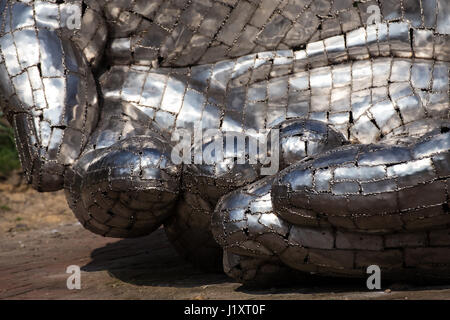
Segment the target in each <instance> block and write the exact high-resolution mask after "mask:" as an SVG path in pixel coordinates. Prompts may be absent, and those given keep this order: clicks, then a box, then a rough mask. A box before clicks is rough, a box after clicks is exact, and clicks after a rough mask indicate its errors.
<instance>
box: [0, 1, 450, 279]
mask: <svg viewBox="0 0 450 320" xmlns="http://www.w3.org/2000/svg"><path fill="white" fill-rule="evenodd" d="M74 6H76V7H77V8H78V9H79V12H80V14H81V15H82V17H81V25H80V27H79V28H75V29H74V28H70V27H69V26H70V24H69V23H68V21H70V19H72V17H71V13H73V11H72V10H71V9H73V7H74ZM370 6H376V7H378V8H379V9H380V13H381V17H380V23H379V24H377V25H375V24H372V23H368V21H370V20H371V18H372V17H371V14H373V11H372V13H371V10H370V8H371V7H370ZM372 8H373V7H372ZM449 68H450V3H449V2H448V1H447V0H398V1H393V0H378V1H375V0H370V1H355V2H354V1H352V0H334V1H328V0H289V1H285V0H215V1H213V0H168V1H162V0H132V1H122V0H98V1H94V0H84V1H81V0H78V1H77V0H73V1H64V2H63V1H56V0H55V1H53V0H44V1H33V0H23V1H13V0H11V1H6V0H0V93H1V97H2V99H1V103H2V108H3V109H4V111H5V113H6V114H7V116H8V119H9V121H10V122H11V124H12V125H13V126H14V128H15V134H16V143H17V147H18V150H19V153H20V157H21V161H22V166H23V168H24V170H25V172H26V174H27V177H28V180H29V182H30V183H31V184H32V185H33V187H34V188H36V189H37V190H39V191H44V192H45V191H54V190H59V189H62V188H64V189H65V190H66V195H67V199H68V202H69V204H70V206H71V208H72V209H73V211H74V213H75V215H76V216H77V218H78V219H79V220H80V221H81V223H82V224H83V225H84V227H86V228H87V229H89V230H91V231H93V232H95V233H98V234H101V235H104V236H110V237H138V236H143V235H146V234H148V233H150V232H152V231H153V230H155V229H156V228H158V227H160V226H161V225H164V227H165V229H166V232H167V235H168V237H169V240H170V241H171V242H172V243H173V245H174V246H175V247H176V248H177V250H178V251H179V252H180V254H182V255H183V256H185V257H186V258H187V259H189V260H190V261H192V262H194V263H196V264H198V265H202V266H207V267H211V266H217V265H218V264H219V263H221V259H222V258H221V257H222V250H223V252H224V255H223V262H224V267H225V271H226V272H227V274H229V275H230V276H232V277H234V278H236V279H238V280H239V281H242V282H258V281H259V282H268V281H276V280H280V279H281V278H283V277H284V276H287V275H289V276H290V275H291V273H290V271H289V270H290V269H293V270H296V271H295V272H299V273H300V274H304V273H314V274H319V275H333V276H350V277H353V276H355V277H357V276H365V275H366V273H365V272H366V267H367V266H369V265H373V264H375V265H379V266H380V267H381V269H382V271H383V274H384V275H385V276H388V277H393V278H395V277H398V278H400V277H416V276H421V277H429V278H438V279H439V278H447V279H448V278H450V236H449V234H450V233H449V230H448V228H449V227H450V215H449V206H448V205H449V192H450V191H449V190H450V154H449V147H450V132H449V129H450V111H449V110H450V109H449ZM197 124H201V125H202V127H203V128H204V129H208V128H209V129H218V130H221V131H234V132H237V133H239V134H241V135H244V136H245V135H251V134H252V132H254V130H262V129H273V128H276V129H280V142H279V143H280V145H279V150H280V172H279V173H277V174H276V175H274V176H269V177H263V176H262V175H261V173H260V169H261V166H260V165H253V164H237V163H236V162H235V157H234V156H227V157H225V160H224V161H223V162H221V163H216V164H211V165H208V164H175V163H174V162H173V161H172V159H171V152H172V149H173V148H174V142H173V141H171V140H172V139H171V138H172V136H173V134H174V132H175V130H176V129H187V130H191V131H192V130H193V128H194V126H195V125H197ZM247 147H248V146H246V148H245V150H243V151H242V152H243V153H246V152H247V151H248V150H247Z"/></svg>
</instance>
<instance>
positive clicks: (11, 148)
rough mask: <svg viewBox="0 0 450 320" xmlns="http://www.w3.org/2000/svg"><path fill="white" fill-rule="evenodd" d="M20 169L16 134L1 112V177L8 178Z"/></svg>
mask: <svg viewBox="0 0 450 320" xmlns="http://www.w3.org/2000/svg"><path fill="white" fill-rule="evenodd" d="M19 167H20V162H19V157H18V155H17V151H16V146H15V144H14V132H13V130H12V128H11V126H10V125H9V124H8V122H7V121H6V119H5V118H4V116H3V113H2V112H1V111H0V176H7V175H8V174H9V173H10V172H11V171H13V170H15V169H18V168H19Z"/></svg>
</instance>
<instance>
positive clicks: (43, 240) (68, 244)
mask: <svg viewBox="0 0 450 320" xmlns="http://www.w3.org/2000/svg"><path fill="white" fill-rule="evenodd" d="M19 180H20V179H18V178H17V177H16V178H13V179H12V180H11V179H10V181H9V182H8V183H1V182H0V299H195V300H203V299H245V300H251V299H450V286H442V287H428V288H423V287H420V288H418V287H412V286H408V285H406V284H393V285H390V286H389V287H386V288H383V291H378V292H369V291H368V290H367V289H365V281H359V282H356V283H352V284H345V283H344V284H342V283H340V284H330V283H320V284H308V285H296V286H295V287H291V288H278V289H264V290H263V289H261V290H254V289H248V288H245V287H242V286H241V285H240V284H238V283H235V282H233V281H232V280H231V279H229V278H227V277H226V276H225V275H223V274H212V273H209V274H205V273H204V272H202V271H199V270H196V269H195V268H193V267H191V266H190V265H189V264H187V263H186V262H184V261H183V260H182V259H180V258H179V257H178V256H177V254H176V252H175V251H174V250H173V249H172V247H171V246H170V244H169V243H168V241H167V239H166V237H165V234H164V231H163V230H162V229H159V230H157V231H156V232H155V233H153V234H152V235H150V236H147V237H145V238H140V239H132V240H121V239H110V238H103V237H100V236H96V235H94V234H91V233H90V232H88V231H86V230H84V229H83V228H82V227H81V225H79V224H78V223H77V222H76V220H75V218H74V217H73V215H72V213H71V211H70V210H69V208H68V207H67V205H66V202H65V198H64V194H63V193H62V192H56V193H49V194H39V193H37V192H35V191H33V190H31V189H29V188H26V187H24V186H23V185H21V184H20V181H19ZM70 265H78V266H80V267H81V270H82V272H81V290H68V289H67V287H66V280H67V278H68V276H69V274H67V273H66V268H67V267H68V266H70Z"/></svg>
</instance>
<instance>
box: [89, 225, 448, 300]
mask: <svg viewBox="0 0 450 320" xmlns="http://www.w3.org/2000/svg"><path fill="white" fill-rule="evenodd" d="M91 258H92V261H91V262H90V263H88V264H87V265H85V266H84V267H83V268H82V270H83V271H86V272H94V271H103V270H106V271H107V272H108V273H109V275H110V276H112V277H114V278H116V279H119V280H121V281H123V282H126V283H130V284H134V285H138V286H159V287H182V288H193V287H201V286H207V285H214V284H215V285H220V284H225V283H233V280H232V279H230V278H228V277H227V276H226V275H225V274H224V273H223V272H215V273H214V272H205V271H203V270H200V269H198V268H196V267H194V266H192V265H190V264H189V263H188V262H186V261H184V260H183V259H182V258H181V257H180V256H179V255H178V254H177V253H176V251H175V250H174V249H173V248H172V246H171V245H170V243H169V242H168V240H167V238H166V235H165V233H164V230H163V229H158V230H157V231H155V232H154V233H153V234H151V235H149V236H146V237H143V238H137V239H124V240H120V241H117V242H114V243H109V244H107V245H105V246H104V247H101V248H98V249H95V250H93V251H92V253H91ZM383 288H392V289H393V290H401V291H416V290H426V289H432V290H444V289H449V288H450V286H449V285H442V284H441V285H439V286H433V287H424V286H417V285H413V284H408V283H404V282H402V283H395V282H389V283H387V282H384V283H383ZM235 290H236V291H237V292H244V293H248V294H258V295H260V294H263V295H264V294H274V293H276V294H283V293H286V294H288V293H300V294H314V293H317V294H320V293H328V292H333V293H346V292H353V293H355V292H361V293H364V292H368V290H367V289H366V279H338V278H323V277H312V276H311V277H307V278H306V279H303V280H302V282H301V283H300V282H298V281H297V282H295V283H294V282H293V283H291V284H290V285H283V286H277V287H276V288H257V287H249V286H243V285H239V284H237V285H236V289H235Z"/></svg>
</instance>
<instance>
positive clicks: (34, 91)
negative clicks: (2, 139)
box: [0, 1, 98, 191]
mask: <svg viewBox="0 0 450 320" xmlns="http://www.w3.org/2000/svg"><path fill="white" fill-rule="evenodd" d="M60 6H62V5H60ZM80 10H81V9H80ZM0 12H1V13H0V94H1V96H2V97H3V100H4V103H3V104H4V106H3V109H4V111H5V113H6V115H7V117H8V119H9V121H10V123H11V124H12V125H13V127H14V129H15V137H16V144H17V148H18V151H19V154H20V159H21V162H22V166H23V168H24V170H25V172H26V174H27V178H28V181H29V182H30V183H32V185H33V187H34V188H35V189H37V190H39V191H54V190H59V189H61V188H62V187H63V183H64V179H63V176H64V171H65V168H66V167H67V166H70V165H72V164H73V163H74V161H75V160H76V159H77V158H78V157H79V155H80V153H81V152H82V150H83V147H84V145H85V144H86V142H87V140H88V138H89V136H90V134H91V132H92V130H93V127H94V126H95V125H96V123H97V116H98V115H97V114H98V100H97V89H96V83H95V81H94V78H93V76H92V74H91V71H90V68H89V64H88V62H87V61H86V59H85V58H84V56H83V55H82V53H81V50H80V49H79V48H78V47H77V46H75V45H74V44H73V42H72V41H71V40H69V39H68V36H69V34H70V32H71V31H70V30H69V29H68V28H67V26H66V25H64V24H63V22H62V17H61V16H62V14H61V12H63V11H62V9H61V8H58V5H57V4H54V3H49V2H43V1H39V2H37V1H36V2H28V3H22V2H15V1H0ZM55 12H56V13H57V14H56V15H53V13H55ZM58 12H60V13H59V14H58ZM80 14H81V12H80ZM75 27H76V25H75Z"/></svg>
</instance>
